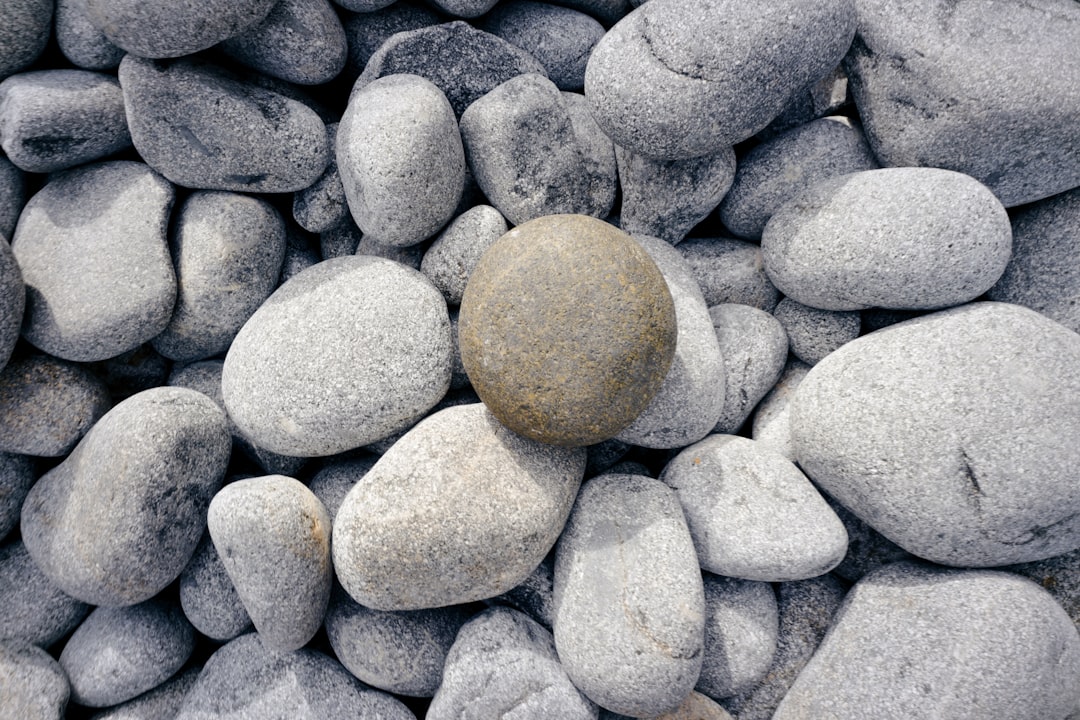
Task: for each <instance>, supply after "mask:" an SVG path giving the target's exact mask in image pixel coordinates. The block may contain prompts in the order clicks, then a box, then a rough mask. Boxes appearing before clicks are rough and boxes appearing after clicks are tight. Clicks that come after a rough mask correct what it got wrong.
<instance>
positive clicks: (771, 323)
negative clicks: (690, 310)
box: [709, 303, 788, 434]
mask: <svg viewBox="0 0 1080 720" xmlns="http://www.w3.org/2000/svg"><path fill="white" fill-rule="evenodd" d="M709 317H710V318H711V319H712V323H713V331H714V332H715V333H716V342H717V343H719V345H720V357H722V358H723V360H724V371H725V389H724V410H723V412H721V413H720V419H719V420H717V421H716V426H715V427H714V428H713V432H715V433H729V434H734V433H736V432H738V430H739V428H741V427H742V425H743V423H745V422H746V419H747V418H749V417H750V414H751V413H752V412H753V411H754V408H755V407H756V406H757V404H758V403H759V402H760V401H761V399H762V398H763V397H765V395H766V393H768V392H769V391H770V390H771V389H772V388H773V387H774V386H775V385H776V382H777V381H778V380H779V379H780V374H781V373H782V372H783V371H784V363H785V362H786V361H787V357H788V338H787V333H786V332H784V327H783V325H781V324H780V321H779V320H777V319H776V318H774V317H773V316H772V315H770V314H769V313H767V312H765V311H764V310H759V309H757V308H755V307H750V306H749V305H735V304H728V303H725V304H722V305H715V306H713V307H711V308H709Z"/></svg>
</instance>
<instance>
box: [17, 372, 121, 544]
mask: <svg viewBox="0 0 1080 720" xmlns="http://www.w3.org/2000/svg"><path fill="white" fill-rule="evenodd" d="M111 406H112V403H111V401H110V399H109V391H108V389H107V388H106V387H105V383H103V382H101V380H99V379H98V378H96V377H95V376H94V375H93V374H92V373H90V372H89V371H88V370H86V369H85V368H83V367H80V366H79V365H75V364H73V363H69V362H64V361H63V360H57V359H56V358H54V357H50V356H49V355H37V354H34V355H27V356H25V357H21V358H19V359H17V360H14V361H12V362H10V363H8V365H7V367H5V368H4V369H3V370H2V371H0V452H4V453H19V454H21V455H36V456H39V457H61V456H63V455H67V454H68V453H69V452H71V449H72V448H73V447H75V443H77V442H78V441H79V440H80V438H82V436H83V435H85V434H86V432H87V431H88V430H89V429H90V427H91V426H92V425H93V424H94V423H96V422H97V421H98V419H100V418H101V416H102V415H104V414H105V413H106V412H108V410H109V408H110V407H111ZM3 534H4V533H3V523H0V537H2V536H3Z"/></svg>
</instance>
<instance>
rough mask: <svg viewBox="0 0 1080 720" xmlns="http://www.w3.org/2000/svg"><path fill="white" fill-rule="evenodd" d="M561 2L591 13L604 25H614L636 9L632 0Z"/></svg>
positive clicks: (577, 0)
mask: <svg viewBox="0 0 1080 720" xmlns="http://www.w3.org/2000/svg"><path fill="white" fill-rule="evenodd" d="M561 4H562V5H564V6H566V7H568V8H573V9H574V10H579V11H581V12H583V13H586V14H588V15H591V16H592V17H594V18H596V19H597V20H599V21H600V23H601V24H602V25H603V26H604V27H610V26H612V25H614V24H615V23H617V22H618V21H619V20H620V19H621V18H622V17H623V16H624V15H626V13H628V12H630V11H631V10H633V9H634V6H633V5H631V3H630V0H562V2H561Z"/></svg>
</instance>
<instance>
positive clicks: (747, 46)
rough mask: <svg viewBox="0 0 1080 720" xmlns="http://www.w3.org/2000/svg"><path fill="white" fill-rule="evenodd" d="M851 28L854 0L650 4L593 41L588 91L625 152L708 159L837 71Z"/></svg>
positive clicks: (598, 118)
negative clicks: (796, 94) (801, 93)
mask: <svg viewBox="0 0 1080 720" xmlns="http://www.w3.org/2000/svg"><path fill="white" fill-rule="evenodd" d="M854 33H855V6H854V3H853V2H851V0H830V2H809V1H808V0H785V1H784V2H778V3H770V4H769V5H768V6H759V5H744V4H742V3H739V2H736V1H734V0H710V1H709V2H705V3H701V2H694V1H693V0H660V2H648V3H645V4H644V5H642V6H641V7H639V8H638V9H636V10H634V11H633V12H631V13H630V14H629V15H627V16H626V17H625V18H623V19H622V20H620V21H619V23H618V24H617V25H616V26H615V27H613V28H612V29H611V30H610V31H608V33H607V34H606V35H605V36H604V37H603V39H602V40H600V42H599V43H597V44H596V47H595V49H594V50H593V53H592V56H591V57H590V58H589V64H588V66H587V68H586V70H585V95H586V97H588V99H589V102H590V103H591V105H592V108H593V113H594V115H595V116H596V121H597V122H598V123H600V127H602V128H603V129H604V132H606V133H608V134H609V135H610V136H611V138H612V139H613V140H614V141H615V143H616V144H618V145H621V146H622V147H624V148H626V149H628V150H631V151H633V152H636V153H638V154H639V155H645V156H647V157H654V158H657V159H661V160H680V159H686V158H693V157H700V156H702V155H711V154H713V153H716V152H719V151H720V150H721V149H722V148H724V147H729V146H731V145H734V144H735V143H737V142H740V141H742V140H745V139H747V138H749V137H750V136H751V135H753V134H754V133H756V132H758V131H759V130H761V129H763V128H764V127H765V126H766V125H768V124H769V122H770V121H771V120H772V119H773V118H775V117H776V116H777V115H779V114H780V112H781V111H782V110H783V109H784V106H785V105H786V104H787V102H788V100H789V99H790V98H791V96H792V95H794V94H795V93H796V92H798V91H799V90H802V89H803V88H805V87H807V86H808V85H810V84H811V83H813V82H814V81H816V80H818V79H819V78H821V77H824V76H825V75H826V74H827V73H829V71H831V70H832V69H833V68H835V67H836V65H837V63H839V62H840V60H841V59H842V58H843V57H844V53H846V52H847V49H848V46H849V45H850V44H851V38H852V36H853V35H854ZM765 78H768V80H767V81H765Z"/></svg>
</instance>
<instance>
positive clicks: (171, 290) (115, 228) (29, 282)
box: [11, 160, 176, 362]
mask: <svg viewBox="0 0 1080 720" xmlns="http://www.w3.org/2000/svg"><path fill="white" fill-rule="evenodd" d="M173 196H174V190H173V187H172V185H170V184H169V182H168V181H166V180H165V179H164V178H163V177H161V176H160V175H158V174H157V173H155V172H154V171H153V170H151V169H150V168H149V167H147V166H146V165H144V164H142V163H137V162H130V161H127V160H121V161H115V162H106V163H98V164H95V165H89V166H86V167H81V168H76V169H74V170H71V171H69V172H67V173H64V174H61V175H59V176H57V177H56V178H55V179H54V180H52V181H51V182H49V183H48V184H47V185H46V186H45V187H44V188H43V189H42V190H41V191H40V192H38V193H37V194H36V195H34V197H32V198H30V202H28V203H27V204H26V208H25V209H24V210H23V213H22V216H21V217H20V219H19V227H18V229H16V231H15V237H14V239H13V240H12V243H11V249H12V250H13V251H14V253H15V259H16V260H17V261H18V262H19V267H20V268H21V269H22V275H23V279H24V280H25V282H26V319H25V321H24V323H23V337H25V338H26V339H27V340H29V341H30V342H31V343H32V344H34V345H35V346H37V347H38V348H40V349H41V350H44V351H45V352H47V353H49V354H50V355H55V356H56V357H59V358H63V359H64V360H76V361H83V362H85V361H92V360H105V359H106V358H111V357H115V356H116V355H119V354H121V353H124V352H127V351H128V350H133V349H135V348H137V347H138V346H139V345H140V344H142V343H144V342H146V341H147V340H149V339H150V338H152V337H154V336H155V335H157V334H158V333H160V332H161V331H162V330H163V329H164V328H165V325H166V324H167V323H168V322H169V316H170V315H171V314H172V310H173V304H174V302H175V299H176V276H175V274H174V272H173V267H172V262H170V260H169V249H168V244H167V242H166V239H165V229H166V225H167V223H168V220H169V211H170V209H171V208H172V204H173ZM91 247H92V248H93V252H88V248H91Z"/></svg>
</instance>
